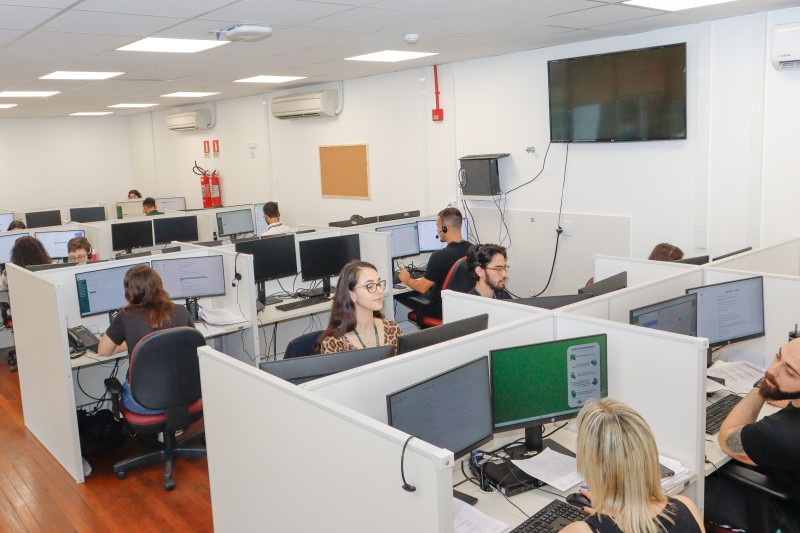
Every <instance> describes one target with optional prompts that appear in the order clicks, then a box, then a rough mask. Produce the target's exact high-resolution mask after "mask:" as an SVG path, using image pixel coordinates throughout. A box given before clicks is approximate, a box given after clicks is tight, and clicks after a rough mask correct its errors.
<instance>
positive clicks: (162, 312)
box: [97, 265, 194, 415]
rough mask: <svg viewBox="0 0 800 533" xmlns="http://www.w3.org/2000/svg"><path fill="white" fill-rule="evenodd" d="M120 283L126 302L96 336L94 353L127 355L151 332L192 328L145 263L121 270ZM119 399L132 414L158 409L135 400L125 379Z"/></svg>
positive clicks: (149, 412)
mask: <svg viewBox="0 0 800 533" xmlns="http://www.w3.org/2000/svg"><path fill="white" fill-rule="evenodd" d="M123 283H124V285H125V299H126V300H127V301H128V305H126V306H125V307H124V308H123V309H122V310H121V311H120V312H119V313H117V316H115V317H114V320H112V321H111V325H110V326H108V329H107V330H106V332H105V335H103V338H102V339H100V344H99V346H98V347H97V353H98V354H100V355H111V354H114V353H117V352H122V351H125V350H127V351H128V354H131V353H133V349H134V348H135V347H136V344H137V343H138V342H139V341H140V340H142V338H143V337H145V336H146V335H149V334H150V333H152V332H154V331H159V330H162V329H169V328H177V327H181V326H189V327H194V322H192V317H191V316H189V312H188V311H187V310H186V308H185V307H184V306H182V305H179V304H174V303H172V300H170V299H169V294H167V291H165V290H164V285H163V283H162V281H161V277H160V276H159V275H158V273H157V272H156V271H155V270H153V269H152V268H150V267H149V266H147V265H136V266H133V267H131V268H130V269H129V270H128V271H127V272H126V273H125V279H124V282H123ZM122 402H123V403H124V404H125V407H126V408H127V409H128V410H130V411H133V412H134V413H140V414H145V415H147V414H156V413H159V412H160V411H154V410H152V409H147V408H146V407H142V406H141V405H139V404H138V403H136V401H135V400H134V399H133V396H132V395H131V389H130V386H129V385H128V380H127V379H126V380H125V383H124V384H123V385H122Z"/></svg>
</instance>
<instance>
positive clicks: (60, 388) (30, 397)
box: [6, 264, 83, 483]
mask: <svg viewBox="0 0 800 533" xmlns="http://www.w3.org/2000/svg"><path fill="white" fill-rule="evenodd" d="M6 268H7V269H8V283H9V288H10V291H9V296H10V301H11V309H12V312H13V313H14V337H15V341H16V347H17V363H18V368H19V386H20V395H21V396H22V414H23V416H24V418H25V426H26V427H27V428H28V429H30V431H31V433H33V434H34V436H36V438H37V439H39V441H40V442H41V443H42V444H43V445H44V446H45V447H46V448H47V449H48V450H49V451H50V453H51V454H53V457H55V458H56V460H57V461H58V462H59V463H60V464H61V465H62V466H63V467H64V468H65V469H66V470H67V472H68V473H69V474H70V475H71V476H72V477H73V478H74V479H75V481H77V482H78V483H81V482H83V463H82V461H81V450H80V443H79V442H78V441H77V439H73V438H71V436H72V435H77V434H78V419H77V417H76V416H75V396H74V393H73V384H72V368H71V366H70V364H69V356H68V352H69V350H68V347H67V335H66V327H67V323H66V320H65V316H64V314H63V313H62V312H60V310H62V309H64V286H63V285H61V284H59V283H53V282H51V281H48V280H46V279H43V278H41V277H39V276H37V275H36V274H34V273H33V272H29V271H28V270H25V269H24V268H20V267H18V266H16V265H13V264H8V265H6Z"/></svg>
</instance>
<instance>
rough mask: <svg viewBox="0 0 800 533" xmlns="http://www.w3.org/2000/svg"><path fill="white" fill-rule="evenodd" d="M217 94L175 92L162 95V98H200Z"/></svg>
mask: <svg viewBox="0 0 800 533" xmlns="http://www.w3.org/2000/svg"><path fill="white" fill-rule="evenodd" d="M215 94H219V93H193V92H186V91H184V92H177V93H169V94H162V95H161V97H162V98H202V97H204V96H213V95H215Z"/></svg>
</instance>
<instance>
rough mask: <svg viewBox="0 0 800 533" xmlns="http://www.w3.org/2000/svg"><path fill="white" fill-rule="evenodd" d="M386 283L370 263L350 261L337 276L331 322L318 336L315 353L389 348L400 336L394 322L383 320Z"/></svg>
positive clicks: (395, 345)
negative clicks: (379, 347)
mask: <svg viewBox="0 0 800 533" xmlns="http://www.w3.org/2000/svg"><path fill="white" fill-rule="evenodd" d="M385 288H386V280H382V279H381V278H380V277H379V276H378V271H377V270H376V269H375V267H374V266H373V265H371V264H370V263H366V262H364V261H350V262H349V263H347V264H346V265H345V266H344V268H343V269H342V271H341V272H340V273H339V282H338V283H337V285H336V293H335V294H334V296H333V306H332V307H331V320H330V322H329V323H328V329H326V330H325V331H323V332H322V335H321V336H320V339H319V342H320V346H319V353H321V354H326V353H335V352H347V351H350V350H359V349H362V348H374V347H376V346H386V345H388V344H391V345H393V346H394V347H395V349H397V337H399V336H400V335H401V334H402V331H401V330H400V326H398V325H397V323H396V322H393V321H391V320H386V319H385V318H383V313H381V309H383V290H384V289H385Z"/></svg>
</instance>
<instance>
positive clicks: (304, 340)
mask: <svg viewBox="0 0 800 533" xmlns="http://www.w3.org/2000/svg"><path fill="white" fill-rule="evenodd" d="M320 335H322V332H321V331H312V332H311V333H306V334H304V335H300V336H299V337H296V338H294V339H292V340H291V342H289V344H287V345H286V353H284V354H283V358H284V359H291V358H292V357H305V356H306V355H313V354H314V346H316V344H317V343H318V342H319V336H320Z"/></svg>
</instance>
